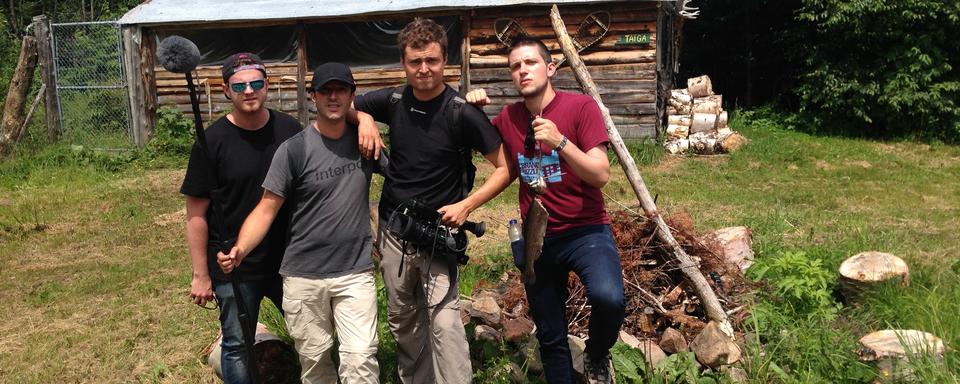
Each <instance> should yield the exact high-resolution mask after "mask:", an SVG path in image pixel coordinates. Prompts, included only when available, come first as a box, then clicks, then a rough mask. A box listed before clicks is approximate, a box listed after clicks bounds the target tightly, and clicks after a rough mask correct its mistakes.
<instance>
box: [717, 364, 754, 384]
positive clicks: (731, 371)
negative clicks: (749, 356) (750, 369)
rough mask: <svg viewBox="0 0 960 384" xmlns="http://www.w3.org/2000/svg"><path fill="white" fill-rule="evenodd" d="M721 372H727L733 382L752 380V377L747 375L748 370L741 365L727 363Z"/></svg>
mask: <svg viewBox="0 0 960 384" xmlns="http://www.w3.org/2000/svg"><path fill="white" fill-rule="evenodd" d="M720 372H723V373H725V374H727V377H728V378H729V379H730V381H731V382H733V383H737V384H739V383H746V382H748V381H749V380H750V378H749V377H748V376H747V371H744V370H743V368H740V367H735V366H732V365H727V366H724V367H722V368H720Z"/></svg>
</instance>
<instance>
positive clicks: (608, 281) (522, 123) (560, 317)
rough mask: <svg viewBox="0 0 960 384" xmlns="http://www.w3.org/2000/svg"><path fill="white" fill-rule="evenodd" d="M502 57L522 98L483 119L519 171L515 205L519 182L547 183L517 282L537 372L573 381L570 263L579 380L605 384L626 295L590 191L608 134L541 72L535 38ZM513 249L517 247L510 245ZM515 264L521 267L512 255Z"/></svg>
mask: <svg viewBox="0 0 960 384" xmlns="http://www.w3.org/2000/svg"><path fill="white" fill-rule="evenodd" d="M508 62H509V65H510V73H511V78H512V79H513V85H514V86H515V87H516V88H517V90H518V91H519V92H520V95H521V96H523V101H522V102H517V103H514V104H511V105H507V106H505V107H504V108H503V111H502V112H501V113H500V115H499V116H497V117H496V118H495V119H494V120H493V124H494V125H496V126H497V129H499V130H500V135H501V136H503V144H504V147H505V152H506V154H507V159H508V161H509V162H510V176H511V178H516V177H517V176H518V175H519V176H520V180H521V181H522V182H521V183H520V212H526V211H527V208H528V207H529V206H530V203H531V201H532V200H533V198H534V195H533V192H532V190H531V188H530V187H528V183H529V182H531V181H533V180H534V179H536V178H537V176H538V175H542V177H543V178H544V179H545V181H546V184H547V188H546V190H545V191H544V193H543V194H542V195H539V196H538V197H539V198H540V200H541V201H542V202H543V205H544V207H545V208H546V209H547V212H549V214H550V219H549V221H548V222H547V233H546V238H545V239H544V243H543V253H542V254H541V255H540V258H539V259H537V261H536V263H535V264H534V271H535V272H536V279H535V282H534V284H526V286H525V288H526V291H527V299H528V301H529V303H530V313H531V315H532V316H533V320H534V322H535V323H536V324H537V339H538V340H539V342H540V355H541V357H542V360H543V366H544V373H545V374H546V377H547V381H548V382H550V383H570V382H572V380H573V362H572V359H571V357H570V350H569V347H568V344H567V319H566V316H565V312H564V309H565V308H564V303H565V301H566V297H567V295H568V292H567V290H566V285H567V275H568V274H569V273H570V271H573V272H574V273H576V274H577V276H579V277H580V281H582V282H583V284H584V285H585V286H586V288H587V300H588V301H589V303H590V305H591V306H592V311H591V312H592V316H591V318H590V338H589V339H588V340H587V349H586V354H585V359H584V363H585V371H586V374H587V379H588V381H589V382H591V383H612V382H613V366H612V364H611V361H610V347H612V346H613V344H614V343H616V341H617V336H618V334H619V331H620V326H621V325H622V323H623V317H624V307H625V304H626V303H625V300H624V294H623V273H622V268H621V266H620V256H619V254H617V249H616V246H615V245H614V241H613V236H612V233H611V231H610V219H609V217H607V212H606V210H605V209H604V206H603V194H602V192H601V191H600V189H601V188H602V187H603V186H604V185H605V184H606V183H607V181H608V180H609V178H610V163H609V161H608V160H607V143H608V141H609V140H608V139H607V133H606V130H605V129H604V125H603V119H602V117H601V114H600V108H599V106H598V105H597V103H596V102H595V101H594V100H593V99H591V98H590V97H588V96H584V95H580V94H573V93H565V92H557V91H555V90H554V89H553V85H552V84H551V81H550V78H551V77H552V76H553V75H554V73H555V72H556V64H555V63H553V62H552V60H551V57H550V53H549V51H548V50H547V47H546V46H545V45H544V44H543V42H541V41H540V40H537V39H533V38H523V39H520V40H518V41H517V42H516V43H515V44H514V45H513V47H511V48H510V56H509V61H508ZM467 101H469V102H471V103H476V104H484V103H488V102H489V99H487V97H486V94H485V92H484V91H483V90H476V91H473V92H471V93H470V94H468V95H467ZM524 219H526V218H524ZM514 249H515V250H517V249H523V248H522V246H518V244H514ZM520 252H522V251H520ZM515 262H516V263H517V267H519V268H522V265H523V261H522V260H516V258H515Z"/></svg>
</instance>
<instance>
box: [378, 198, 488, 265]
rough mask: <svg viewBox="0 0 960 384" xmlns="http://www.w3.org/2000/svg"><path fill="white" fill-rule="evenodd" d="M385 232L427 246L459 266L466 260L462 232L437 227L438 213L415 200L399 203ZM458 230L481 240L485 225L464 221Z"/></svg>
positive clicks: (464, 234) (465, 238) (464, 237)
mask: <svg viewBox="0 0 960 384" xmlns="http://www.w3.org/2000/svg"><path fill="white" fill-rule="evenodd" d="M387 229H388V230H389V231H390V234H392V235H393V236H395V237H396V238H398V239H400V240H403V241H408V242H411V243H414V244H416V245H417V246H419V247H431V248H432V249H433V252H434V254H435V255H439V256H443V257H444V258H447V259H449V260H455V261H456V262H457V263H459V264H461V265H464V264H466V263H467V261H468V260H470V258H469V257H467V254H466V251H467V235H466V233H464V232H463V231H459V230H457V228H450V227H447V226H445V225H441V224H440V213H439V212H437V211H436V210H433V209H430V208H429V207H427V206H426V205H425V204H423V203H422V202H420V201H419V200H417V199H413V200H411V201H409V202H406V203H403V204H400V206H398V207H397V209H395V210H394V211H393V213H392V214H391V215H390V220H389V221H388V224H387ZM460 229H463V230H466V231H469V232H470V233H473V234H474V235H475V236H476V237H481V236H483V234H484V233H485V232H486V225H485V224H484V223H483V222H479V223H475V222H472V221H466V222H464V223H463V225H462V226H460Z"/></svg>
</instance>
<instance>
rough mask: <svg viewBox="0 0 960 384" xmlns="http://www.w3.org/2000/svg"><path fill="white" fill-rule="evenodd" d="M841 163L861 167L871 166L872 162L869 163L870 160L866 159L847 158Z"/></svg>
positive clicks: (867, 167) (868, 167)
mask: <svg viewBox="0 0 960 384" xmlns="http://www.w3.org/2000/svg"><path fill="white" fill-rule="evenodd" d="M843 165H845V166H848V167H860V168H863V169H870V168H873V164H870V162H869V161H866V160H848V161H844V162H843Z"/></svg>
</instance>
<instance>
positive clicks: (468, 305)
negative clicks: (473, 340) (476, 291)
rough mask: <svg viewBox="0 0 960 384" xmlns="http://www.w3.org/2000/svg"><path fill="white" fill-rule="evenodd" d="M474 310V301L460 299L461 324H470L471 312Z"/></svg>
mask: <svg viewBox="0 0 960 384" xmlns="http://www.w3.org/2000/svg"><path fill="white" fill-rule="evenodd" d="M471 309H473V300H468V299H460V322H462V323H463V325H467V324H470V310H471Z"/></svg>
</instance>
